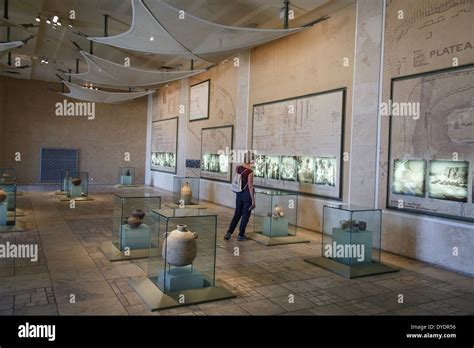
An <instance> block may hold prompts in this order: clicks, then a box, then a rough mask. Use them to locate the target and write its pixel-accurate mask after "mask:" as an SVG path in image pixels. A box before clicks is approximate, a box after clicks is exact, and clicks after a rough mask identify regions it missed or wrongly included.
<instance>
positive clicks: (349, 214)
mask: <svg viewBox="0 0 474 348" xmlns="http://www.w3.org/2000/svg"><path fill="white" fill-rule="evenodd" d="M322 227H323V231H322V244H321V257H316V258H312V259H307V260H306V261H308V262H311V263H315V264H317V265H318V266H321V267H324V268H327V269H329V270H331V271H333V272H336V273H338V274H341V275H343V276H345V277H348V278H355V277H362V276H367V275H373V274H379V273H388V272H395V271H397V269H395V268H392V267H389V266H387V265H384V264H382V263H381V262H380V246H381V235H382V210H381V209H372V208H367V207H361V206H355V205H343V204H336V205H324V207H323V225H322Z"/></svg>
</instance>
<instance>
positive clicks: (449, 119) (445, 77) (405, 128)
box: [387, 64, 474, 221]
mask: <svg viewBox="0 0 474 348" xmlns="http://www.w3.org/2000/svg"><path fill="white" fill-rule="evenodd" d="M472 81H474V65H472V64H471V65H468V66H461V67H455V68H449V69H444V70H439V71H433V72H429V73H423V74H417V75H411V76H406V77H400V78H396V79H393V80H392V90H391V100H392V103H398V104H400V103H419V105H420V115H419V117H395V116H392V117H390V137H389V145H390V147H389V148H390V153H389V164H390V166H391V168H390V169H389V180H388V185H389V187H388V195H387V206H388V207H390V208H394V209H403V210H408V211H411V212H419V213H423V214H428V215H437V216H441V217H450V218H455V219H461V220H467V221H474V204H473V203H472V192H470V191H472V190H469V187H468V182H469V176H470V175H471V176H472V173H470V172H469V163H471V164H472V163H474V141H473V140H474V133H473V132H472V130H473V124H474V106H473V105H472V101H473V100H474V85H473V83H472ZM453 156H455V157H453ZM399 158H417V159H420V160H423V159H424V160H426V161H430V162H429V163H428V162H427V166H429V168H427V172H428V177H429V178H428V180H427V181H426V182H427V184H426V185H427V187H426V190H427V191H428V195H425V196H424V197H423V196H418V195H415V196H406V195H401V194H400V193H398V192H399V191H396V190H395V184H396V183H395V178H394V175H393V174H394V169H395V168H394V167H393V166H394V165H395V161H394V160H393V159H399ZM445 159H448V160H445ZM400 200H402V201H403V207H400V205H399V201H400Z"/></svg>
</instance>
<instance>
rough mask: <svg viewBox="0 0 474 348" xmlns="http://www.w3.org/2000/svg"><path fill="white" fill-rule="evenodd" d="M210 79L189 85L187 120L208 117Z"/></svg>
mask: <svg viewBox="0 0 474 348" xmlns="http://www.w3.org/2000/svg"><path fill="white" fill-rule="evenodd" d="M210 90H211V80H206V81H203V82H200V83H197V84H195V85H192V86H191V90H190V93H189V99H190V102H189V121H190V122H191V121H199V120H205V119H208V118H209V104H210V100H211V92H210Z"/></svg>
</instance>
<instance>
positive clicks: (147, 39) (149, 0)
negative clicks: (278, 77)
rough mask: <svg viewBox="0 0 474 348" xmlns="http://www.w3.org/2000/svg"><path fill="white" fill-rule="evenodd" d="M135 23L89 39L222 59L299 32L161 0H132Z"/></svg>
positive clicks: (173, 53) (182, 54)
mask: <svg viewBox="0 0 474 348" xmlns="http://www.w3.org/2000/svg"><path fill="white" fill-rule="evenodd" d="M131 1H132V8H133V20H132V26H131V27H130V29H129V30H128V31H126V32H125V33H122V34H119V35H116V36H111V37H101V38H97V37H90V38H89V40H92V41H95V42H100V43H103V44H107V45H112V46H116V47H120V48H125V49H130V50H135V51H142V52H149V53H156V54H164V55H181V56H187V57H191V58H196V57H198V58H200V59H202V60H204V61H207V62H211V63H219V62H221V61H222V60H224V59H226V58H229V57H231V56H232V55H234V54H235V53H237V52H239V51H241V50H243V49H247V48H251V47H254V46H258V45H261V44H264V43H266V42H270V41H273V40H275V39H278V38H281V37H283V36H286V35H289V34H292V33H295V32H298V31H300V30H303V29H304V28H295V29H253V28H240V27H230V26H225V25H220V24H215V23H212V22H209V21H206V20H204V19H201V18H198V17H195V16H192V15H190V14H188V13H185V14H184V18H183V19H180V10H179V9H176V8H174V7H172V6H170V5H168V4H165V3H163V2H161V1H160V0H131Z"/></svg>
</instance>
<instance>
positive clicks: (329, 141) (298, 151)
mask: <svg viewBox="0 0 474 348" xmlns="http://www.w3.org/2000/svg"><path fill="white" fill-rule="evenodd" d="M344 104H345V89H344V88H343V89H337V90H332V91H327V92H321V93H318V94H313V95H309V96H303V97H296V98H292V99H287V100H281V101H275V102H270V103H265V104H259V105H254V108H253V137H252V149H254V150H255V151H257V152H258V154H259V155H265V156H267V160H266V162H267V167H266V170H267V175H266V177H259V176H255V185H256V186H259V187H267V188H279V189H284V190H287V191H293V192H299V193H304V194H308V195H313V196H321V197H330V198H334V199H341V198H342V151H343V124H344ZM270 156H280V157H281V159H282V163H281V166H279V175H278V176H277V177H275V175H273V174H272V173H270V172H269V171H268V170H269V168H268V158H269V157H270ZM316 158H321V163H320V181H319V182H320V184H317V183H316V174H315V166H316V163H315V161H316ZM323 158H331V159H332V160H331V161H329V162H328V163H326V162H327V161H328V160H323ZM290 159H295V160H294V161H293V160H290ZM283 162H284V163H283ZM293 163H295V166H293ZM283 164H284V167H285V169H283ZM336 164H337V165H336ZM323 165H325V166H326V165H330V168H329V170H333V172H331V174H329V173H327V172H323V171H324V170H327V169H323V168H322V167H323ZM308 166H311V168H312V169H309V167H308ZM293 167H296V174H293V172H292V173H291V174H289V173H288V171H287V169H286V168H293ZM292 170H293V169H292ZM292 170H291V171H292ZM334 170H335V172H334ZM328 175H329V177H328ZM323 176H324V177H323ZM287 178H291V179H287Z"/></svg>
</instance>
